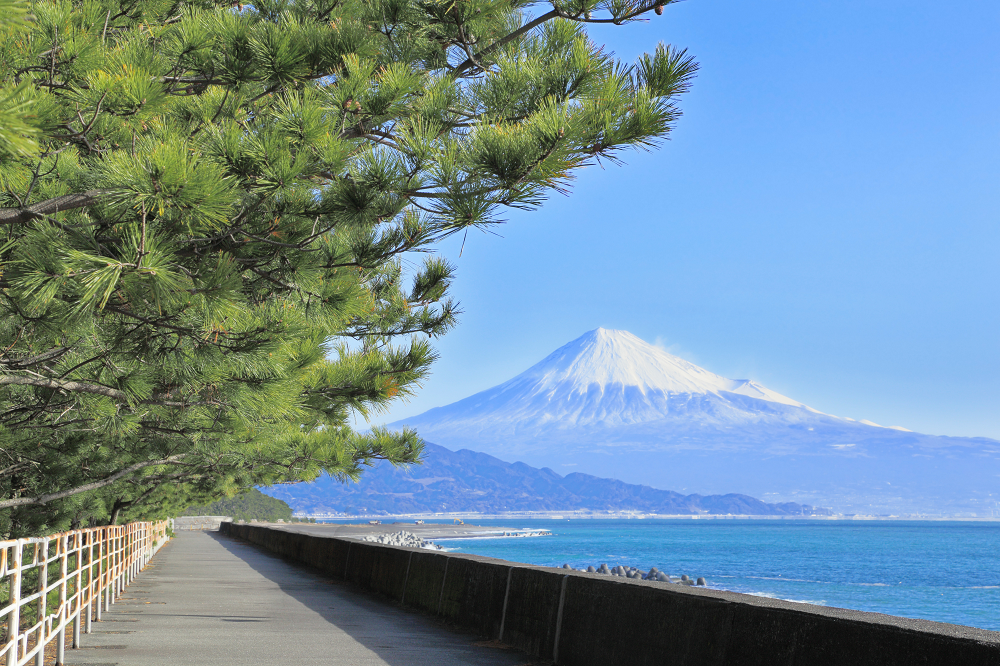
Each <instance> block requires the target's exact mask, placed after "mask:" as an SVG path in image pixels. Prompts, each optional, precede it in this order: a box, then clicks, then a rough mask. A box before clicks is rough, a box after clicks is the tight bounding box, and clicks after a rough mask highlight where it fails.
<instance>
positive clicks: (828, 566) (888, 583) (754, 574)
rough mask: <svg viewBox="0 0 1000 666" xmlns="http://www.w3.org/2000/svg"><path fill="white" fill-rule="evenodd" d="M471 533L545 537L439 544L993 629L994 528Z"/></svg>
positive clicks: (688, 525)
mask: <svg viewBox="0 0 1000 666" xmlns="http://www.w3.org/2000/svg"><path fill="white" fill-rule="evenodd" d="M428 522H432V521H428ZM475 522H476V524H477V525H497V526H504V527H520V528H532V529H548V530H551V532H552V536H550V537H537V538H519V539H510V538H508V539H503V538H497V539H462V540H450V539H449V540H438V543H440V544H441V545H442V546H445V547H446V548H448V549H449V550H455V551H459V552H465V553H474V554H477V555H487V556H489V557H497V558H501V559H504V560H513V561H515V562H525V563H529V564H538V565H544V566H562V565H563V564H567V563H568V564H569V565H571V566H572V567H574V568H578V569H584V568H586V567H587V565H591V564H593V565H594V566H598V565H600V564H601V563H602V562H603V563H606V564H608V566H614V565H617V564H624V565H627V566H635V567H639V568H641V569H643V570H647V569H649V567H653V566H655V567H658V568H659V569H660V570H662V571H665V572H667V573H669V574H671V575H673V576H680V575H681V574H688V575H690V576H692V577H698V576H704V577H705V578H707V579H708V584H709V587H712V588H716V589H721V590H730V591H734V592H745V593H749V594H757V595H762V596H767V597H775V598H779V599H787V600H790V601H800V602H806V603H811V604H820V605H824V606H838V607H841V608H852V609H857V610H866V611H876V612H880V613H889V614H891V615H902V616H905V617H914V618H924V619H927V620H936V621H938V622H951V623H955V624H965V625H969V626H973V627H980V628H983V629H992V630H1000V524H998V523H971V522H911V521H898V522H897V521H811V520H801V521H796V520H773V521H772V520H476V521H475ZM404 529H405V528H404Z"/></svg>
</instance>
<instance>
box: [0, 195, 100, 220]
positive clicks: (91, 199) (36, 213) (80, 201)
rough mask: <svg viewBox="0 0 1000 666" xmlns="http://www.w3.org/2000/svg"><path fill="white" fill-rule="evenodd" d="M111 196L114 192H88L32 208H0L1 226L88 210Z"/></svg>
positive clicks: (62, 197) (33, 205) (60, 198)
mask: <svg viewBox="0 0 1000 666" xmlns="http://www.w3.org/2000/svg"><path fill="white" fill-rule="evenodd" d="M111 194H113V191H112V190H87V191H86V192H80V193H78V194H65V195H63V196H61V197H55V198H54V199H48V200H46V201H40V202H38V203H35V204H31V205H30V206H22V207H20V208H0V224H24V223H25V222H29V221H31V220H34V219H38V218H42V217H45V216H46V215H53V214H54V213H60V212H62V211H64V210H73V209H76V208H86V207H87V206H93V205H94V204H97V203H100V202H102V201H104V200H106V199H107V198H108V197H109V196H110V195H111Z"/></svg>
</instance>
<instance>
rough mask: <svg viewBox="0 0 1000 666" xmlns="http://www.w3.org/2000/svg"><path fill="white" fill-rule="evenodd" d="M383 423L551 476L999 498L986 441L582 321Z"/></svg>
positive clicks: (864, 501) (999, 469)
mask: <svg viewBox="0 0 1000 666" xmlns="http://www.w3.org/2000/svg"><path fill="white" fill-rule="evenodd" d="M392 425H393V426H402V425H408V426H411V427H414V428H416V429H417V430H418V432H419V433H420V434H421V435H422V436H423V437H425V438H426V439H428V440H430V441H433V442H436V443H438V444H441V445H443V446H445V447H448V448H452V449H459V448H467V449H472V450H475V451H481V452H484V453H488V454H490V455H493V456H496V457H498V458H500V459H503V460H510V461H512V460H518V461H522V462H525V463H527V464H529V465H533V466H536V467H551V468H552V469H554V470H556V471H558V472H560V473H562V474H566V473H569V472H584V473H588V474H594V475H597V476H613V477H615V478H618V479H621V480H622V481H626V482H629V483H642V484H646V485H650V486H654V487H657V488H664V489H671V490H676V491H681V492H698V493H733V492H737V493H745V494H748V495H752V496H755V497H759V498H761V499H763V500H764V501H767V502H774V501H796V502H806V503H809V504H813V505H820V506H829V507H833V508H835V509H839V510H841V511H844V512H851V513H877V514H884V513H899V512H906V513H934V514H958V513H978V514H979V515H992V511H993V509H994V507H995V506H996V503H995V500H993V499H992V498H991V497H992V496H991V493H994V492H996V493H997V494H998V497H997V500H1000V442H997V441H996V440H991V439H986V438H956V437H936V436H931V435H922V434H919V433H913V432H910V431H908V430H906V429H904V428H898V427H897V428H887V427H882V426H879V425H877V424H875V423H871V422H868V421H854V420H852V419H847V418H841V417H837V416H832V415H829V414H824V413H822V412H819V411H817V410H815V409H813V408H811V407H809V406H806V405H804V404H802V403H800V402H798V401H796V400H794V399H792V398H788V397H786V396H783V395H781V394H779V393H777V392H775V391H772V390H770V389H768V388H766V387H764V386H761V385H760V384H758V383H756V382H754V381H751V380H748V379H727V378H725V377H721V376H719V375H716V374H714V373H712V372H709V371H708V370H705V369H704V368H700V367H698V366H697V365H694V364H693V363H689V362H688V361H685V360H683V359H680V358H678V357H676V356H673V355H671V354H668V353H666V352H664V351H663V350H661V349H659V348H657V347H655V346H653V345H650V344H648V343H646V342H644V341H642V340H641V339H639V338H637V337H636V336H634V335H632V334H631V333H628V332H626V331H612V330H605V329H600V328H599V329H596V330H594V331H590V332H588V333H585V334H584V335H583V336H581V337H580V338H578V339H576V340H574V341H573V342H570V343H569V344H567V345H565V346H563V347H561V348H560V349H558V350H556V351H555V352H553V353H552V354H550V355H549V356H548V357H547V358H545V359H543V360H542V361H541V362H539V363H538V364H536V365H534V366H532V367H531V368H529V369H528V370H526V371H524V372H523V373H521V374H519V375H517V376H516V377H514V378H513V379H511V380H509V381H507V382H504V383H503V384H500V385H499V386H496V387H494V388H491V389H488V390H486V391H483V392H481V393H477V394H475V395H473V396H470V397H468V398H466V399H464V400H460V401H458V402H456V403H453V404H451V405H447V406H445V407H439V408H436V409H432V410H429V411H427V412H424V413H423V414H420V415H419V416H415V417H412V418H408V419H405V420H402V421H399V422H397V423H395V424H392ZM998 513H1000V512H998Z"/></svg>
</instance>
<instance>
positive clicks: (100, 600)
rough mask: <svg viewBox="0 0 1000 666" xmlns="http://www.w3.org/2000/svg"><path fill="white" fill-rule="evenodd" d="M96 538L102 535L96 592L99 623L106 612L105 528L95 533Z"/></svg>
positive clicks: (98, 557) (98, 547)
mask: <svg viewBox="0 0 1000 666" xmlns="http://www.w3.org/2000/svg"><path fill="white" fill-rule="evenodd" d="M94 535H95V537H96V536H97V535H100V540H99V541H98V542H97V583H96V586H97V589H96V590H95V596H96V597H97V598H96V600H95V605H96V606H97V621H98V622H100V621H101V613H102V611H103V610H104V553H105V548H104V541H105V539H104V528H103V527H101V528H98V529H97V530H95V531H94Z"/></svg>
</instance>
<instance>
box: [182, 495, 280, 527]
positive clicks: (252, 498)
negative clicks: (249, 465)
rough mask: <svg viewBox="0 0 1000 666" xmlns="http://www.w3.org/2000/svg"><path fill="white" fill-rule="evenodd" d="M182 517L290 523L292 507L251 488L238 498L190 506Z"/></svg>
mask: <svg viewBox="0 0 1000 666" xmlns="http://www.w3.org/2000/svg"><path fill="white" fill-rule="evenodd" d="M180 515H182V516H230V517H232V519H233V520H266V521H270V522H274V521H277V520H286V521H290V520H291V519H292V507H290V506H288V505H287V504H285V503H284V502H282V501H281V500H280V499H277V498H275V497H268V496H267V495H265V494H264V493H262V492H260V491H259V490H257V489H256V488H251V489H250V490H247V491H246V492H244V493H240V494H239V495H237V496H236V497H227V498H225V499H220V500H216V501H214V502H212V503H211V504H204V505H201V506H197V505H196V506H189V507H187V508H186V509H184V511H183V512H182V513H181V514H180Z"/></svg>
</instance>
